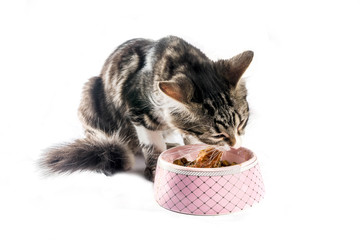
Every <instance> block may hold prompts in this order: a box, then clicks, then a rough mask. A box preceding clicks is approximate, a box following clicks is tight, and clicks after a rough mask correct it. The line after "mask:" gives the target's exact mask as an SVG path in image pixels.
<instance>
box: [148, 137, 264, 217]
mask: <svg viewBox="0 0 360 240" xmlns="http://www.w3.org/2000/svg"><path fill="white" fill-rule="evenodd" d="M206 147H207V145H204V144H197V145H186V146H180V147H175V148H172V149H169V150H167V151H165V152H163V153H162V154H161V155H160V156H159V159H158V163H157V168H156V175H155V180H154V191H155V199H156V201H157V202H158V203H159V205H160V206H162V207H164V208H166V209H168V210H171V211H175V212H180V213H185V214H194V215H218V214H228V213H232V212H236V211H240V210H243V209H244V208H246V207H247V206H252V205H253V204H254V203H255V202H259V201H260V200H261V199H262V198H263V196H264V184H263V180H262V177H261V174H260V169H259V164H258V161H257V158H256V156H255V155H254V153H252V152H251V151H250V150H248V149H246V148H239V149H231V150H229V151H226V152H224V154H223V157H222V159H226V160H228V161H229V162H236V163H239V164H238V165H233V166H229V167H221V168H192V167H184V166H179V165H175V164H173V163H172V162H173V160H175V159H177V158H180V157H186V158H187V159H188V160H191V161H192V160H194V159H195V158H196V156H197V155H198V153H199V151H200V150H202V149H204V148H206Z"/></svg>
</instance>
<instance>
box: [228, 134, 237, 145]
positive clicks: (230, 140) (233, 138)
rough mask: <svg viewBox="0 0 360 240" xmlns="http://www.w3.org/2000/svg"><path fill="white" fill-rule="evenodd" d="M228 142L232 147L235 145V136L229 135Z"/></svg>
mask: <svg viewBox="0 0 360 240" xmlns="http://www.w3.org/2000/svg"><path fill="white" fill-rule="evenodd" d="M228 143H229V146H230V147H234V146H235V145H236V138H235V137H234V136H231V137H229V140H228Z"/></svg>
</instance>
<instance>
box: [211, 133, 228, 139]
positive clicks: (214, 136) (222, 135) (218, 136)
mask: <svg viewBox="0 0 360 240" xmlns="http://www.w3.org/2000/svg"><path fill="white" fill-rule="evenodd" d="M211 137H213V138H226V137H227V136H226V135H225V134H223V133H220V134H215V135H212V136H211Z"/></svg>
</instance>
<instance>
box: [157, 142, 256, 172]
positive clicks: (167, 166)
mask: <svg viewBox="0 0 360 240" xmlns="http://www.w3.org/2000/svg"><path fill="white" fill-rule="evenodd" d="M186 146H189V145H182V146H178V147H175V148H171V149H176V148H183V147H186ZM191 146H209V145H207V144H191ZM171 149H169V150H171ZM238 149H244V150H246V151H248V152H250V153H251V155H252V157H251V158H250V159H249V160H247V161H245V162H242V163H240V164H236V165H233V166H228V167H221V168H193V167H185V166H180V165H176V164H173V163H171V162H168V161H165V160H164V159H163V158H162V156H163V155H164V154H166V153H167V152H168V151H169V150H166V151H164V152H162V153H161V154H160V155H159V158H158V165H159V167H161V168H163V169H164V170H168V171H171V172H175V173H178V174H183V175H196V176H221V175H229V174H236V173H240V172H244V171H246V170H248V169H250V168H252V167H254V166H255V165H256V164H257V157H256V155H255V154H254V152H253V151H251V150H250V149H248V148H245V147H240V148H238ZM235 151H236V149H235Z"/></svg>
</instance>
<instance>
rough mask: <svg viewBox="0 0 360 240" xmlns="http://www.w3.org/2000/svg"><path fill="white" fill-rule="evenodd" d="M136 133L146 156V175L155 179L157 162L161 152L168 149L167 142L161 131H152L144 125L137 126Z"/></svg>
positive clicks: (151, 179) (152, 179)
mask: <svg viewBox="0 0 360 240" xmlns="http://www.w3.org/2000/svg"><path fill="white" fill-rule="evenodd" d="M135 129H136V133H137V135H138V138H139V142H140V145H141V148H142V152H143V154H144V157H145V165H146V168H145V172H144V173H145V177H146V178H147V179H149V180H150V181H154V176H155V170H156V163H157V160H158V157H159V155H160V153H161V152H163V151H165V150H166V143H165V141H164V138H163V136H162V132H161V131H151V130H149V129H146V128H145V127H143V126H135Z"/></svg>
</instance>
